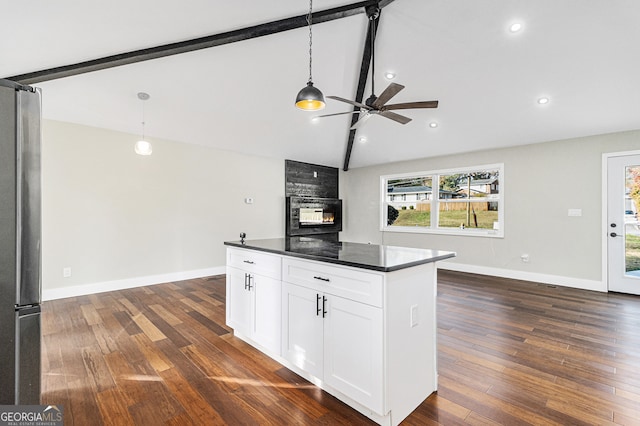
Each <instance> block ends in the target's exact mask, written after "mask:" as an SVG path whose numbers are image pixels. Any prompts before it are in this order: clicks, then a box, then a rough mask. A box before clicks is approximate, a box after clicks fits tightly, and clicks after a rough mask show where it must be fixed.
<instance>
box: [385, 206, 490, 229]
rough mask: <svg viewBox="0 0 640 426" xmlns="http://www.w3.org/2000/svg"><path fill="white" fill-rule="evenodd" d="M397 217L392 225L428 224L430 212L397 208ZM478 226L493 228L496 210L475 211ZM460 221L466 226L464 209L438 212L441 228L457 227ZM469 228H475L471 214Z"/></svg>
mask: <svg viewBox="0 0 640 426" xmlns="http://www.w3.org/2000/svg"><path fill="white" fill-rule="evenodd" d="M398 213H399V215H398V218H397V219H396V221H395V222H393V226H429V223H430V220H431V212H422V211H417V210H409V209H407V210H398ZM476 218H477V220H478V228H482V229H493V222H496V221H497V220H498V212H497V211H479V212H476ZM461 223H464V226H465V227H467V226H468V225H467V212H466V211H464V210H456V211H443V212H440V226H441V227H443V228H457V227H459V226H460V224H461ZM471 228H475V223H474V220H473V214H472V215H471Z"/></svg>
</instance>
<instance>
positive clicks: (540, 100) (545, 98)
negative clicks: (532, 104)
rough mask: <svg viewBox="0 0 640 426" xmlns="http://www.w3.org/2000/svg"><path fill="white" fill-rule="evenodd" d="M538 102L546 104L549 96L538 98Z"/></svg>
mask: <svg viewBox="0 0 640 426" xmlns="http://www.w3.org/2000/svg"><path fill="white" fill-rule="evenodd" d="M538 103H539V104H540V105H544V104H548V103H549V98H547V97H546V96H543V97H541V98H538Z"/></svg>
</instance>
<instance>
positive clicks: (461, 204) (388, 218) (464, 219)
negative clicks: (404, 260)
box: [381, 164, 504, 237]
mask: <svg viewBox="0 0 640 426" xmlns="http://www.w3.org/2000/svg"><path fill="white" fill-rule="evenodd" d="M503 169H504V165H503V164H493V165H486V166H477V167H468V168H463V169H451V170H439V171H432V172H419V173H409V174H402V175H389V176H382V177H381V193H382V202H381V206H382V214H381V216H382V230H383V231H394V232H426V233H439V234H456V235H477V236H493V237H502V236H503V235H504V229H503V228H504V227H503V222H504V212H503V201H502V200H503V191H502V188H503V184H504V172H503Z"/></svg>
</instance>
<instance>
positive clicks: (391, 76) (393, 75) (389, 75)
mask: <svg viewBox="0 0 640 426" xmlns="http://www.w3.org/2000/svg"><path fill="white" fill-rule="evenodd" d="M384 78H386V79H387V80H393V79H394V78H396V73H394V72H391V71H387V72H385V73H384Z"/></svg>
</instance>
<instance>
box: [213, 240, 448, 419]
mask: <svg viewBox="0 0 640 426" xmlns="http://www.w3.org/2000/svg"><path fill="white" fill-rule="evenodd" d="M225 244H226V245H227V284H226V285H227V289H226V290H227V305H226V321H227V325H229V326H230V327H232V328H233V329H234V334H235V335H236V336H237V337H239V338H241V339H243V340H245V341H246V342H248V343H249V344H251V345H252V346H254V347H256V348H258V349H260V350H261V351H262V352H264V353H265V354H267V355H269V356H270V357H272V358H273V359H275V360H277V361H278V362H280V363H281V364H283V365H284V366H286V367H287V368H289V369H291V370H292V371H294V372H296V373H297V374H299V375H301V376H302V377H304V378H306V379H308V380H309V381H311V382H312V383H314V384H315V385H317V386H319V387H321V388H322V389H324V390H325V391H327V392H329V393H330V394H332V395H334V396H335V397H337V398H338V399H340V400H342V401H343V402H345V403H346V404H348V405H350V406H351V407H353V408H355V409H356V410H358V411H360V412H361V413H363V414H364V415H366V416H367V417H369V418H371V419H372V420H374V421H376V422H377V423H379V424H384V425H397V424H399V423H400V422H401V421H402V420H403V419H404V418H405V417H407V416H408V415H409V414H410V413H411V412H412V411H413V410H414V409H415V408H416V407H417V406H418V405H420V403H422V401H424V400H425V399H426V398H427V397H428V396H429V395H430V394H431V393H432V392H434V391H436V390H437V363H436V358H437V353H436V352H437V345H436V293H437V286H436V262H438V261H441V260H445V259H448V258H451V257H454V256H455V253H452V252H446V251H440V250H429V249H416V248H406V247H394V246H382V245H373V244H361V243H351V242H338V241H325V240H322V239H318V238H313V237H288V238H277V239H265V240H251V241H230V242H225Z"/></svg>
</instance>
